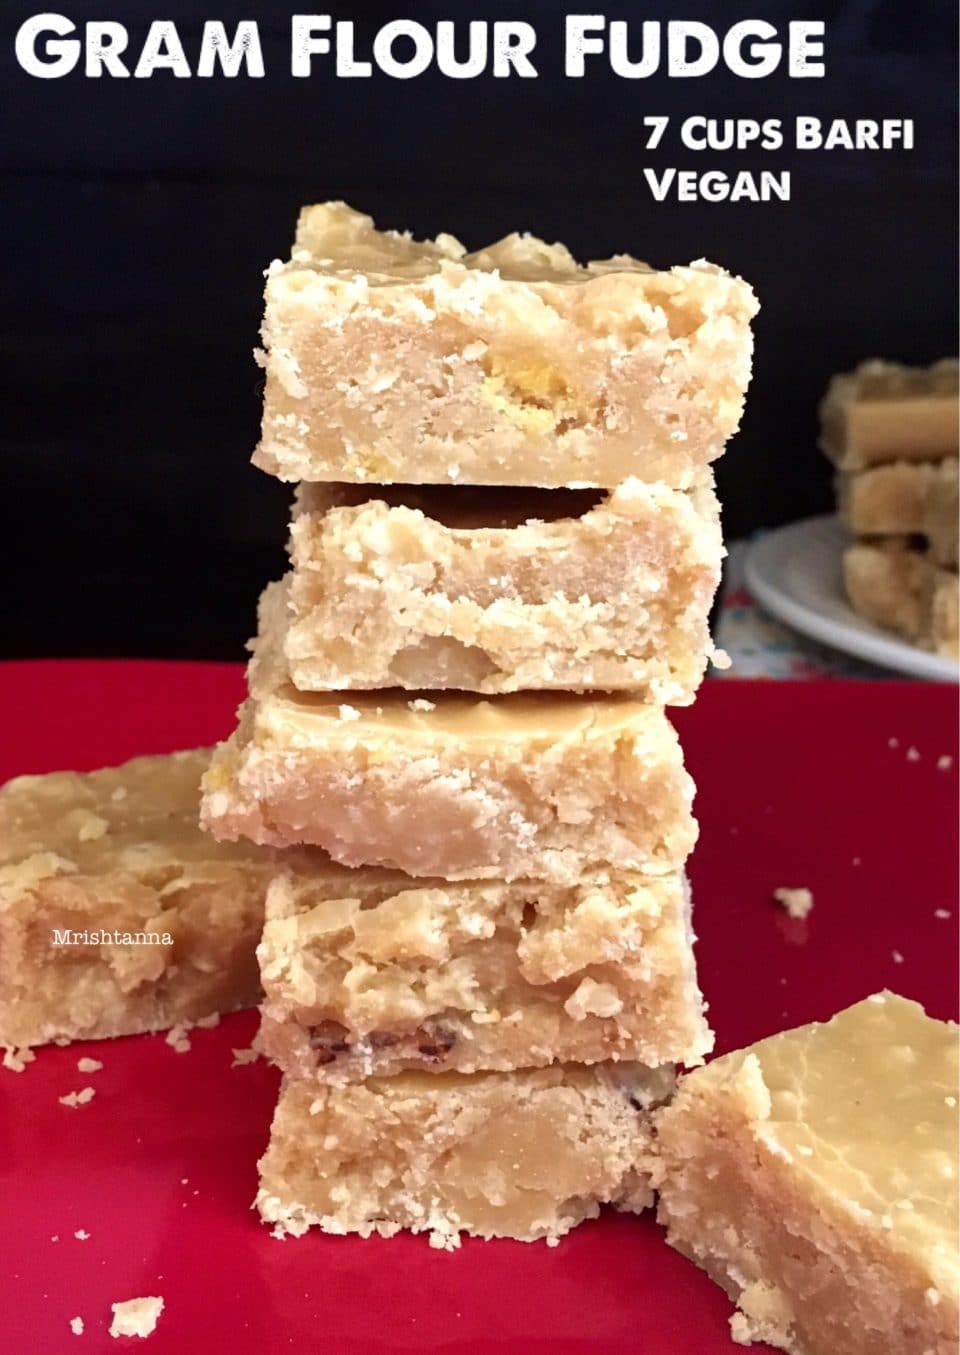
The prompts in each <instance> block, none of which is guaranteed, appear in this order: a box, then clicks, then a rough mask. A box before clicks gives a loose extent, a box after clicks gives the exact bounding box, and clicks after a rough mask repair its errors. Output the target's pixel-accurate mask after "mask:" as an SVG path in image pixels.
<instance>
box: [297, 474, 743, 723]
mask: <svg viewBox="0 0 960 1355" xmlns="http://www.w3.org/2000/svg"><path fill="white" fill-rule="evenodd" d="M513 500H517V501H516V502H512V501H513ZM723 553H724V552H723V541H722V537H721V532H720V518H719V509H718V504H717V501H716V497H715V495H714V494H713V492H712V491H711V490H709V489H703V490H701V491H699V492H697V493H696V494H686V493H683V492H681V491H677V490H670V489H667V488H666V487H665V486H663V485H647V484H644V483H643V482H642V481H640V480H630V481H628V482H627V483H626V484H624V485H621V486H620V488H619V489H617V490H615V491H614V492H613V493H611V494H610V495H609V496H607V497H605V498H603V497H601V498H600V499H599V500H598V499H597V498H596V497H595V496H594V495H593V494H591V492H590V491H576V490H562V489H560V490H534V491H532V492H531V491H527V492H526V493H525V494H524V493H522V492H521V493H518V491H516V490H509V489H507V490H500V489H490V488H482V489H473V490H471V489H469V488H467V487H465V486H464V487H457V488H448V487H426V488H421V489H419V490H418V489H417V487H415V486H408V487H405V488H404V489H403V490H401V491H399V492H395V493H393V494H390V493H387V494H382V493H378V494H377V495H376V497H374V498H370V492H369V491H366V490H363V489H357V488H354V489H353V492H352V493H351V492H350V488H349V487H344V486H330V487H327V486H324V485H316V484H314V485H302V486H301V487H300V494H299V511H298V513H297V515H296V517H295V519H294V522H293V525H292V528H291V555H292V559H293V563H294V569H293V571H292V573H291V575H290V577H289V594H288V596H289V607H290V618H289V626H288V629H287V631H286V639H285V647H286V657H287V660H288V662H289V665H290V673H291V677H292V679H293V681H294V683H295V685H296V686H297V687H299V688H300V689H301V690H304V691H322V690H329V689H349V688H354V689H363V688H375V689H376V688H383V687H402V688H406V689H413V690H429V689H431V688H438V689H442V688H456V689H460V690H462V691H476V692H484V693H497V692H513V691H521V690H551V689H552V690H560V691H570V690H590V689H594V690H596V689H604V688H605V689H610V690H613V689H629V690H633V691H635V692H636V693H638V694H643V695H647V696H648V697H650V698H651V699H653V700H656V701H659V702H661V703H667V704H671V703H677V704H687V703H689V702H690V701H692V700H693V696H694V693H695V692H696V689H697V687H698V686H699V684H700V681H701V679H702V677H703V673H704V669H705V667H706V664H707V660H708V659H709V658H710V657H711V656H712V655H713V652H714V651H713V648H712V645H711V642H710V633H709V627H708V624H707V618H708V616H709V612H710V606H711V604H712V601H713V596H714V593H715V591H716V587H717V584H718V582H719V578H720V563H721V560H722V558H723Z"/></svg>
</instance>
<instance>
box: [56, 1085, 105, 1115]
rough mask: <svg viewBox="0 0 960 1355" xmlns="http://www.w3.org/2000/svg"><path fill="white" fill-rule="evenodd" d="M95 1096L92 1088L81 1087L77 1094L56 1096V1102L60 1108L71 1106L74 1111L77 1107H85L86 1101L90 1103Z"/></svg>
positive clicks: (70, 1093) (69, 1093) (68, 1093)
mask: <svg viewBox="0 0 960 1355" xmlns="http://www.w3.org/2000/svg"><path fill="white" fill-rule="evenodd" d="M96 1094H97V1093H96V1092H95V1091H94V1090H93V1088H92V1087H81V1088H80V1090H79V1091H78V1092H67V1094H66V1096H58V1097H57V1100H58V1101H59V1102H60V1104H61V1106H71V1107H72V1108H73V1109H74V1110H75V1109H76V1108H77V1106H85V1105H86V1104H87V1102H88V1101H92V1100H93V1098H94V1097H95V1096H96Z"/></svg>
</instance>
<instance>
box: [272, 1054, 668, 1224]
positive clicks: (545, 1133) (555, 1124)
mask: <svg viewBox="0 0 960 1355" xmlns="http://www.w3.org/2000/svg"><path fill="white" fill-rule="evenodd" d="M672 1087H673V1073H672V1070H670V1069H653V1070H650V1069H645V1068H631V1067H630V1066H629V1065H626V1064H618V1065H616V1066H615V1067H614V1068H603V1067H600V1068H578V1067H566V1068H564V1067H558V1066H555V1067H553V1068H541V1069H528V1070H526V1071H524V1072H516V1073H477V1074H474V1075H473V1076H472V1077H468V1076H465V1075H462V1074H459V1073H442V1074H440V1075H439V1076H436V1077H431V1076H430V1075H429V1074H427V1073H400V1074H399V1075H398V1076H397V1077H391V1078H379V1079H372V1080H371V1081H369V1082H366V1083H359V1084H356V1085H354V1086H349V1087H317V1086H315V1085H314V1084H312V1083H310V1082H297V1081H294V1080H292V1079H290V1078H287V1079H286V1080H285V1081H284V1084H283V1089H282V1091H281V1093H280V1100H279V1102H278V1104H277V1109H276V1113H275V1115H274V1118H273V1128H272V1131H271V1135H270V1144H269V1146H268V1148H267V1151H266V1153H265V1154H264V1156H263V1157H262V1158H261V1160H260V1190H259V1193H258V1195H257V1206H258V1208H259V1210H260V1214H261V1216H262V1218H263V1219H264V1220H266V1221H267V1222H268V1223H273V1224H276V1225H277V1228H276V1232H277V1233H278V1235H281V1236H282V1235H283V1234H284V1233H293V1234H295V1235H299V1234H301V1233H304V1232H306V1230H307V1229H308V1228H310V1227H311V1226H317V1227H319V1228H321V1229H323V1231H324V1232H328V1233H360V1234H362V1235H363V1236H364V1237H368V1236H369V1235H370V1234H371V1233H380V1234H381V1235H382V1236H385V1237H391V1236H392V1235H393V1234H394V1233H397V1232H399V1231H400V1230H401V1229H403V1228H408V1229H410V1230H411V1231H412V1232H429V1233H430V1235H431V1236H430V1241H431V1244H432V1245H434V1246H438V1247H446V1248H450V1247H455V1246H456V1245H457V1243H458V1241H459V1235H460V1234H461V1233H470V1234H473V1235H475V1236H479V1237H487V1238H489V1237H512V1238H517V1239H518V1240H520V1241H523V1242H531V1241H534V1240H535V1239H537V1238H552V1237H558V1236H560V1235H561V1234H562V1233H566V1232H569V1230H570V1229H571V1228H573V1227H574V1226H575V1225H576V1224H578V1223H580V1222H581V1221H582V1220H583V1219H586V1218H593V1217H595V1216H596V1215H597V1214H598V1213H599V1211H600V1206H601V1205H602V1204H608V1203H611V1204H616V1205H617V1206H618V1208H621V1209H626V1210H630V1211H632V1212H635V1213H639V1212H640V1211H641V1210H643V1209H645V1208H647V1207H648V1206H649V1205H650V1204H651V1203H652V1201H653V1196H652V1194H651V1192H650V1175H649V1173H650V1165H651V1163H650V1148H651V1132H650V1108H651V1107H652V1106H655V1105H657V1104H659V1103H660V1102H662V1101H663V1100H665V1099H666V1097H667V1096H668V1095H669V1094H670V1091H671V1090H672Z"/></svg>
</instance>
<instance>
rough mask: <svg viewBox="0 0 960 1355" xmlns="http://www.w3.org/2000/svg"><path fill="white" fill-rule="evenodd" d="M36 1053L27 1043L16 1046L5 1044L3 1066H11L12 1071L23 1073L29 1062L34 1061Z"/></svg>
mask: <svg viewBox="0 0 960 1355" xmlns="http://www.w3.org/2000/svg"><path fill="white" fill-rule="evenodd" d="M36 1057H37V1056H36V1054H35V1053H34V1052H33V1050H32V1049H30V1048H29V1046H27V1045H23V1046H22V1047H21V1048H19V1049H18V1048H16V1047H15V1046H14V1045H6V1044H5V1045H4V1046H3V1066H4V1068H9V1070H10V1072H11V1073H22V1072H23V1071H24V1069H25V1068H26V1066H27V1064H28V1063H33V1062H34V1061H35V1059H36Z"/></svg>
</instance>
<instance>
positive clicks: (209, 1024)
mask: <svg viewBox="0 0 960 1355" xmlns="http://www.w3.org/2000/svg"><path fill="white" fill-rule="evenodd" d="M193 1024H194V1025H195V1026H198V1027H199V1028H200V1030H216V1028H217V1026H219V1024H220V1013H219V1012H211V1013H210V1015H209V1016H201V1018H200V1020H199V1021H194V1023H193Z"/></svg>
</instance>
